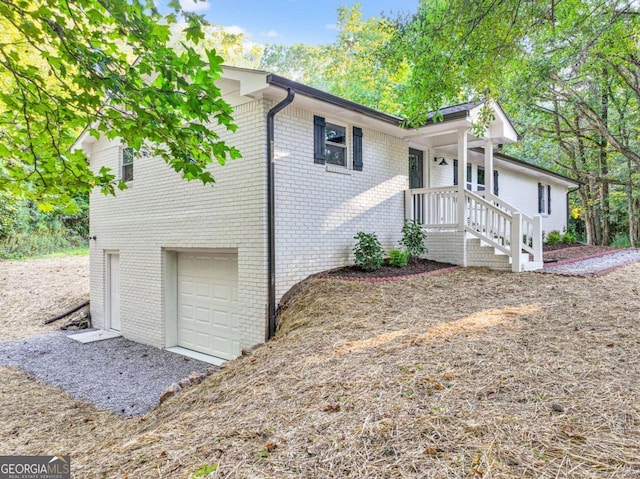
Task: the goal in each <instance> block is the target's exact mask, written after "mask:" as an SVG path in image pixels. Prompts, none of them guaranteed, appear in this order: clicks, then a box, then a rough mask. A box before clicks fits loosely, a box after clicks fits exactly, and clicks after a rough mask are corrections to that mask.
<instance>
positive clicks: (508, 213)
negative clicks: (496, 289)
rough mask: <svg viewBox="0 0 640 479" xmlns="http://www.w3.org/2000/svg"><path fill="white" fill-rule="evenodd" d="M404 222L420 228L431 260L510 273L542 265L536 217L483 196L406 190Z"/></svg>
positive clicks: (539, 223)
mask: <svg viewBox="0 0 640 479" xmlns="http://www.w3.org/2000/svg"><path fill="white" fill-rule="evenodd" d="M405 219H406V220H409V221H417V222H420V223H421V224H422V226H423V228H424V230H425V231H426V233H427V241H428V243H427V247H428V249H429V257H430V258H431V259H435V260H439V261H446V262H449V263H454V264H460V265H462V266H486V267H489V268H491V269H504V270H507V269H510V270H511V271H513V272H521V271H531V270H536V269H540V268H542V266H543V261H542V218H541V216H540V215H536V216H533V217H530V216H527V215H526V214H524V213H522V212H520V211H518V210H517V209H516V208H514V207H512V206H511V205H509V204H508V203H506V202H505V201H503V200H501V199H500V198H498V197H496V196H494V195H492V194H491V193H488V192H486V191H482V192H473V191H469V190H467V189H466V188H463V187H460V186H450V187H440V188H418V189H409V190H406V192H405Z"/></svg>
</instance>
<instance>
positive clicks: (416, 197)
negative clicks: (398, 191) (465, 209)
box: [405, 186, 458, 230]
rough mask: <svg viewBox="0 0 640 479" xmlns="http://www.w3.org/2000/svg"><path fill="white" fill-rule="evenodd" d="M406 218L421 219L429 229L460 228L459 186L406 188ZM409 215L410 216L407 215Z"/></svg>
mask: <svg viewBox="0 0 640 479" xmlns="http://www.w3.org/2000/svg"><path fill="white" fill-rule="evenodd" d="M405 195H406V197H405V206H408V208H409V209H408V210H407V214H405V217H406V218H410V219H412V220H416V221H419V222H420V223H422V225H423V227H425V228H427V229H434V228H437V229H441V230H451V229H457V228H458V187H457V186H446V187H444V188H420V189H414V190H406V192H405ZM407 215H408V216H407Z"/></svg>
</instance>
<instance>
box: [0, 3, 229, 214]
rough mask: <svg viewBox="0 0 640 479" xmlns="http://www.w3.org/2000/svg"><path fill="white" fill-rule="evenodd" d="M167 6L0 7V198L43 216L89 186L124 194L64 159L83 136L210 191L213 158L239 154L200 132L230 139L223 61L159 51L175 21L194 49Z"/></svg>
mask: <svg viewBox="0 0 640 479" xmlns="http://www.w3.org/2000/svg"><path fill="white" fill-rule="evenodd" d="M169 8H170V12H171V13H169V14H168V15H166V16H162V15H161V14H160V13H159V11H158V10H157V8H156V7H155V4H154V2H153V0H74V1H71V0H60V1H56V2H52V1H48V0H28V1H27V0H17V1H16V0H0V85H1V90H0V191H7V192H9V193H11V194H14V195H20V196H22V197H26V198H30V199H35V200H38V201H39V202H40V206H41V207H42V208H44V209H51V208H52V205H53V204H57V205H68V206H69V207H71V206H72V205H73V201H72V198H73V196H74V195H76V194H78V193H83V192H85V193H86V192H87V191H89V190H90V189H91V188H92V187H97V188H100V189H101V190H102V191H103V192H105V193H113V192H114V191H115V188H116V187H118V186H119V187H121V188H122V187H124V185H123V184H122V183H119V182H118V180H117V179H116V176H115V175H114V174H113V172H111V171H108V170H106V169H102V170H101V171H98V172H92V171H91V170H90V169H89V167H88V165H87V162H86V158H85V157H84V155H83V153H82V152H81V151H75V152H72V151H70V147H71V146H72V144H73V143H74V141H75V139H76V138H77V136H78V134H79V133H80V131H82V129H83V128H85V127H86V128H87V131H88V132H89V134H90V135H92V136H95V137H99V136H100V134H103V135H105V136H106V137H107V138H115V137H120V138H122V140H123V141H124V142H125V143H126V144H128V145H129V146H130V147H132V148H133V149H134V150H135V151H136V152H140V151H142V150H147V151H148V152H149V153H150V154H151V155H153V156H158V157H160V158H162V159H163V160H164V161H165V162H166V163H167V164H168V165H170V166H171V167H172V168H173V169H174V170H175V171H177V172H179V173H181V174H182V176H183V177H184V178H186V179H187V180H200V181H202V182H203V183H205V184H206V183H212V182H214V181H215V179H214V178H213V177H212V175H211V173H210V172H209V171H208V170H207V165H209V164H210V163H211V162H212V161H213V160H217V161H218V162H219V163H221V164H224V163H225V161H227V160H228V159H233V158H238V157H239V156H240V155H239V152H238V151H237V150H236V149H235V148H233V147H231V146H229V145H227V144H226V143H225V142H223V141H221V139H220V137H219V136H218V134H217V133H216V131H215V129H214V128H211V127H210V126H209V123H210V122H212V121H213V122H214V123H215V124H217V125H220V126H221V127H223V128H226V129H229V130H231V131H233V130H234V129H235V126H234V124H233V120H232V117H231V113H232V110H231V107H230V106H229V105H228V104H227V103H226V102H224V101H223V100H222V99H221V97H220V90H219V89H218V88H217V87H216V85H215V83H214V82H215V81H216V80H217V79H218V78H219V76H220V72H221V66H220V65H221V63H222V61H223V60H222V58H221V57H220V56H218V55H217V54H216V52H215V50H212V49H210V50H207V51H206V59H203V58H202V57H201V56H200V55H199V54H198V53H197V52H196V51H195V50H194V48H193V47H192V46H189V45H185V46H184V48H183V49H182V50H181V51H180V52H178V51H176V50H174V49H172V48H171V47H170V40H171V26H172V25H175V24H176V23H177V20H178V18H182V19H184V22H185V28H184V35H185V38H186V40H188V41H190V42H192V43H195V44H197V43H198V42H199V41H201V40H202V39H203V38H204V35H203V26H204V20H203V18H202V17H200V16H198V15H195V14H193V13H189V12H184V11H182V10H181V8H180V4H179V2H178V1H177V0H172V1H171V2H170V3H169Z"/></svg>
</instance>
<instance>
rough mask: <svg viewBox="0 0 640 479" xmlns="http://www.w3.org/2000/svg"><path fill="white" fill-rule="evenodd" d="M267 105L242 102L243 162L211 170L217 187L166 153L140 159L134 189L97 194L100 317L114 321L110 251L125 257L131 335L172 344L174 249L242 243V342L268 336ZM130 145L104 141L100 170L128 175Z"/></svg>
mask: <svg viewBox="0 0 640 479" xmlns="http://www.w3.org/2000/svg"><path fill="white" fill-rule="evenodd" d="M265 113H266V112H265V106H264V103H263V102H262V101H254V102H251V103H248V104H244V105H241V106H237V107H236V108H235V112H234V115H233V116H234V119H235V123H236V124H237V125H238V127H239V128H238V131H237V132H236V133H235V134H230V133H227V132H224V133H223V134H222V138H223V139H224V140H225V141H228V142H229V143H231V144H233V145H236V146H238V148H239V149H240V151H241V153H242V155H243V158H242V159H239V160H235V161H232V162H229V163H227V165H226V166H224V167H221V166H219V165H217V164H216V165H213V166H212V167H211V169H212V171H213V174H214V177H215V178H216V180H217V182H216V184H215V185H214V186H204V185H202V184H201V183H196V182H186V181H184V180H183V179H182V178H181V177H180V176H179V175H178V174H176V173H175V172H174V171H173V170H172V169H171V168H170V167H169V166H167V165H166V164H165V163H164V162H162V161H161V160H159V159H156V158H136V160H135V163H134V181H133V182H132V184H131V187H130V188H129V189H128V190H126V191H123V192H119V193H118V194H117V196H116V197H105V196H104V195H102V194H101V193H99V192H94V193H93V194H92V195H91V235H92V236H94V235H95V236H97V240H96V241H91V313H92V317H93V321H94V324H95V325H96V326H97V327H103V326H104V325H105V317H106V305H105V301H106V300H105V298H106V293H105V284H104V282H105V277H106V274H105V251H109V250H112V251H117V252H119V254H120V268H121V276H120V281H121V285H120V287H121V317H122V333H123V335H124V336H126V337H128V338H130V339H133V340H135V341H140V342H143V343H147V344H151V345H154V346H157V347H164V346H166V336H165V319H164V318H165V313H166V312H165V311H164V308H165V301H164V300H165V288H164V265H163V263H164V252H163V250H164V249H179V248H206V249H220V248H235V249H237V251H238V276H239V303H240V304H241V309H240V312H239V322H240V330H241V331H240V334H241V338H240V341H241V344H240V346H241V347H249V346H252V345H254V344H257V343H260V342H263V341H264V339H265V317H266V316H265V304H266V296H267V290H266V284H267V272H266V271H267V264H266V236H265V235H266V230H265V218H266V206H265V192H266V186H265V177H266V169H265V148H266V146H265V145H266V133H265V121H264V118H265ZM119 150H120V146H119V145H118V144H117V142H109V141H106V140H101V141H99V142H98V143H96V144H94V145H93V147H92V152H91V156H92V161H91V166H92V168H94V169H96V170H97V169H99V168H100V167H102V166H107V167H109V168H112V169H113V171H114V172H116V171H118V161H119Z"/></svg>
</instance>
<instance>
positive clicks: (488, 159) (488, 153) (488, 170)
mask: <svg viewBox="0 0 640 479" xmlns="http://www.w3.org/2000/svg"><path fill="white" fill-rule="evenodd" d="M484 188H485V191H486V192H488V193H489V194H490V195H492V194H493V142H492V141H491V138H487V139H486V140H484Z"/></svg>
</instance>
